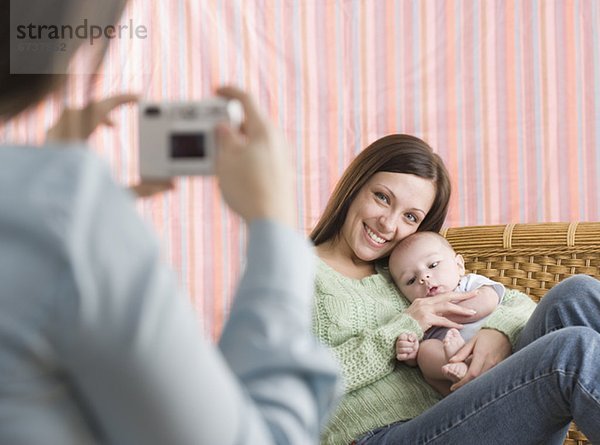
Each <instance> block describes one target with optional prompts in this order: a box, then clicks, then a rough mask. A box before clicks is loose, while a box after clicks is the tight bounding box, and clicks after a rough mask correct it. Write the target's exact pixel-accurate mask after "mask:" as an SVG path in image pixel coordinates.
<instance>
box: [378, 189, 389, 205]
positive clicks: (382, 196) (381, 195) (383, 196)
mask: <svg viewBox="0 0 600 445" xmlns="http://www.w3.org/2000/svg"><path fill="white" fill-rule="evenodd" d="M375 196H376V197H377V199H379V200H380V201H383V202H385V203H386V204H389V203H390V199H389V198H388V197H387V195H386V194H385V193H381V192H375Z"/></svg>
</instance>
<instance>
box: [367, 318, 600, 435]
mask: <svg viewBox="0 0 600 445" xmlns="http://www.w3.org/2000/svg"><path fill="white" fill-rule="evenodd" d="M573 419H574V420H575V422H576V423H577V425H578V426H579V428H580V429H581V430H582V431H583V433H584V434H585V435H586V436H587V437H588V438H589V439H590V441H591V442H592V443H599V444H600V334H598V333H597V332H595V331H594V330H593V329H590V328H587V327H566V328H564V329H560V330H557V331H555V332H552V333H549V334H547V335H544V336H543V337H542V338H539V339H538V340H536V341H534V342H532V343H531V344H530V345H528V346H525V347H524V348H523V349H522V350H520V351H518V352H516V353H515V354H513V355H512V356H510V357H509V358H507V359H506V360H504V361H503V362H502V363H500V364H498V365H497V366H495V367H494V368H492V369H491V370H490V371H488V372H486V373H485V374H483V375H481V376H480V377H478V378H476V379H475V380H473V381H472V382H470V383H469V384H467V385H465V386H464V387H462V388H461V389H459V390H457V391H456V392H454V393H452V394H450V395H449V396H448V397H446V398H444V399H443V400H441V401H440V402H439V403H438V404H436V405H435V406H433V407H432V408H430V409H429V410H427V411H426V412H424V413H423V414H421V415H420V416H418V417H416V418H414V419H412V420H409V421H407V422H404V423H399V424H394V425H391V426H390V427H387V428H383V429H381V430H378V431H377V432H376V433H375V434H374V435H373V436H372V437H370V438H367V437H365V438H363V439H361V440H360V441H359V443H360V444H361V445H362V444H365V445H403V444H407V445H416V444H436V445H442V444H443V445H452V444H461V445H470V444H473V445H476V444H477V445H479V444H482V443H485V444H492V445H494V444H497V445H505V444H507V443H518V444H523V445H527V444H557V445H558V444H562V442H563V440H564V436H565V434H566V431H567V428H568V424H569V423H570V421H571V420H573Z"/></svg>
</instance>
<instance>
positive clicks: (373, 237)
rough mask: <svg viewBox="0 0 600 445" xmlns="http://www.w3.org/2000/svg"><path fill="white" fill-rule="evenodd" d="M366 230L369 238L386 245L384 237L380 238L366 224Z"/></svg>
mask: <svg viewBox="0 0 600 445" xmlns="http://www.w3.org/2000/svg"><path fill="white" fill-rule="evenodd" d="M365 230H366V231H367V235H369V238H371V239H372V240H373V241H375V242H376V243H377V244H384V243H385V242H387V240H386V239H383V238H382V237H380V236H378V235H377V234H376V233H375V232H373V231H372V230H371V229H369V226H367V225H366V224H365Z"/></svg>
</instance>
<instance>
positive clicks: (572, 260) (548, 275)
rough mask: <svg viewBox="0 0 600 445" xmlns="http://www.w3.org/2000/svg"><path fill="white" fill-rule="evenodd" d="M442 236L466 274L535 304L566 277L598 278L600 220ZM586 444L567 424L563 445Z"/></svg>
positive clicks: (503, 227)
mask: <svg viewBox="0 0 600 445" xmlns="http://www.w3.org/2000/svg"><path fill="white" fill-rule="evenodd" d="M442 234H443V235H444V236H445V237H446V238H447V239H448V241H450V243H451V244H452V246H453V247H454V249H455V250H456V251H457V252H458V253H460V254H462V255H463V257H464V258H465V267H466V269H467V271H469V272H473V273H478V274H481V275H485V276H487V277H490V278H492V279H494V280H496V281H498V282H500V283H502V284H504V285H505V286H507V287H509V288H511V289H517V290H520V291H522V292H524V293H526V294H527V295H529V296H530V297H531V298H532V299H533V300H535V301H539V300H540V298H543V296H544V294H545V293H546V292H547V291H548V289H551V288H552V287H553V286H554V285H555V284H557V283H558V282H560V281H562V280H564V279H565V278H566V277H569V276H571V275H575V274H586V275H591V276H594V277H596V278H600V222H598V223H596V222H591V223H589V222H586V223H544V224H508V225H498V226H472V227H456V228H449V229H445V230H444V231H443V232H442ZM589 443H590V442H589V441H588V440H587V439H586V437H585V436H584V435H583V434H582V433H581V432H580V431H579V430H578V429H577V427H576V426H575V424H571V428H570V429H569V433H568V435H567V438H566V440H565V444H568V445H583V444H589Z"/></svg>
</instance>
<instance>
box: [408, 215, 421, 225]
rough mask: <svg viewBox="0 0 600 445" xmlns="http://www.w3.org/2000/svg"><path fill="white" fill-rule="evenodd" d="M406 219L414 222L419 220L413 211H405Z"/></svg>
mask: <svg viewBox="0 0 600 445" xmlns="http://www.w3.org/2000/svg"><path fill="white" fill-rule="evenodd" d="M406 219H408V220H409V221H410V222H412V223H415V224H416V223H417V222H419V221H418V219H417V217H416V216H415V215H414V214H413V213H407V214H406Z"/></svg>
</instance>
